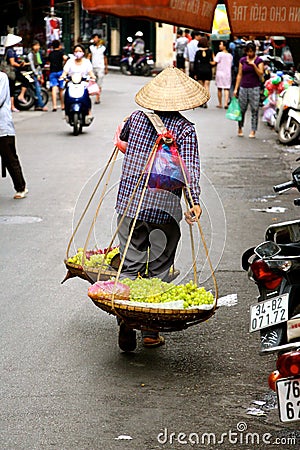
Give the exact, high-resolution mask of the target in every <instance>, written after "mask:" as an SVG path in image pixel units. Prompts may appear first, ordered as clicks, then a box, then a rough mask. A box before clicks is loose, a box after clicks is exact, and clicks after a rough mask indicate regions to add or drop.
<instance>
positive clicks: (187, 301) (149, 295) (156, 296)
mask: <svg viewBox="0 0 300 450" xmlns="http://www.w3.org/2000/svg"><path fill="white" fill-rule="evenodd" d="M122 283H124V284H127V286H129V287H130V300H132V301H139V302H149V303H166V302H172V301H176V300H183V307H184V308H189V307H191V306H198V305H203V304H207V305H209V304H212V303H213V302H214V296H213V294H212V293H211V292H208V291H206V290H205V288H204V287H200V288H198V286H197V285H196V284H195V283H193V281H189V282H188V283H187V284H179V285H178V286H176V285H175V284H173V283H166V282H163V281H161V280H160V279H159V278H150V279H147V278H137V279H135V280H131V279H129V278H125V279H124V280H122Z"/></svg>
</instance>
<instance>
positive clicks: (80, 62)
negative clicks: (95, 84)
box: [61, 44, 96, 118]
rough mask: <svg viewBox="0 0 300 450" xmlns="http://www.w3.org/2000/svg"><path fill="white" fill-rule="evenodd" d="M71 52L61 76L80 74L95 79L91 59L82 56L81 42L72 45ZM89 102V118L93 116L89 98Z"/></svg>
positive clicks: (63, 77) (83, 52)
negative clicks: (71, 56) (71, 55)
mask: <svg viewBox="0 0 300 450" xmlns="http://www.w3.org/2000/svg"><path fill="white" fill-rule="evenodd" d="M73 54H74V58H70V59H68V61H67V62H66V64H65V65H64V70H63V73H62V75H61V78H62V79H65V78H66V77H67V76H72V75H74V74H80V75H81V77H82V78H87V77H89V78H90V79H92V80H96V77H95V74H94V72H93V66H92V63H91V61H90V60H89V59H87V58H85V57H84V54H85V48H84V47H83V46H82V45H81V44H77V45H75V46H74V49H73ZM89 103H90V105H89V118H92V117H93V116H92V114H91V109H92V102H91V100H90V101H89Z"/></svg>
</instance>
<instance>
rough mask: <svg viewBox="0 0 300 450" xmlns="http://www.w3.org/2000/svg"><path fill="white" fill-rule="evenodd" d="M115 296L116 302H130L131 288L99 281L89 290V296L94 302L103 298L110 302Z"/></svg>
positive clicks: (121, 284) (113, 282)
mask: <svg viewBox="0 0 300 450" xmlns="http://www.w3.org/2000/svg"><path fill="white" fill-rule="evenodd" d="M113 294H114V298H115V299H116V300H129V295H130V288H129V287H128V286H127V285H126V284H123V283H119V282H118V283H115V281H97V282H96V283H94V284H92V286H90V287H89V289H88V296H89V297H90V298H92V299H93V300H97V299H101V298H106V299H108V300H110V299H111V298H112V295H113Z"/></svg>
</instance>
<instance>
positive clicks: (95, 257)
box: [67, 247, 119, 268]
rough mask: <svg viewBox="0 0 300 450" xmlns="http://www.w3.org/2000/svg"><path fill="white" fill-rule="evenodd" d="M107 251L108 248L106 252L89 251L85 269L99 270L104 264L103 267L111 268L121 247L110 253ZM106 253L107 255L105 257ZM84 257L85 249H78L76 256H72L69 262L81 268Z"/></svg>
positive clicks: (85, 260)
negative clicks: (112, 261)
mask: <svg viewBox="0 0 300 450" xmlns="http://www.w3.org/2000/svg"><path fill="white" fill-rule="evenodd" d="M107 250H108V249H107V248H105V249H104V250H101V249H97V250H88V251H87V252H86V255H85V259H84V267H93V268H98V267H100V266H101V265H102V264H103V267H104V266H109V265H110V263H111V260H112V259H113V257H114V256H115V255H117V254H118V253H119V247H113V248H110V249H109V251H108V252H107ZM106 252H107V255H106V256H105V253H106ZM82 256H83V248H78V250H77V253H76V255H74V256H71V258H69V259H68V261H67V262H69V263H72V264H76V265H78V266H81V265H82Z"/></svg>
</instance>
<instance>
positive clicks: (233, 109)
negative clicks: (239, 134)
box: [225, 97, 242, 121]
mask: <svg viewBox="0 0 300 450" xmlns="http://www.w3.org/2000/svg"><path fill="white" fill-rule="evenodd" d="M225 117H226V118H227V119H230V120H237V121H240V120H242V112H241V107H240V104H239V101H238V99H237V98H236V97H232V99H231V101H230V104H229V106H228V109H227V111H226V116H225Z"/></svg>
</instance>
